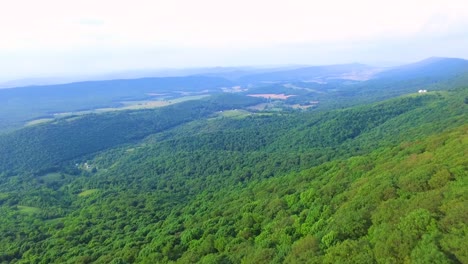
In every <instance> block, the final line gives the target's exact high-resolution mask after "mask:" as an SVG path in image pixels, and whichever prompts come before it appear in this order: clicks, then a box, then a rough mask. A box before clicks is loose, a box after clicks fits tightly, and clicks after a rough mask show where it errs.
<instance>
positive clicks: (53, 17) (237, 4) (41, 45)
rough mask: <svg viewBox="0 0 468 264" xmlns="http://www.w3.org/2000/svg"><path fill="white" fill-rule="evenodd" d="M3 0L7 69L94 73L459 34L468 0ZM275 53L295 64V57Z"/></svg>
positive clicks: (467, 20)
mask: <svg viewBox="0 0 468 264" xmlns="http://www.w3.org/2000/svg"><path fill="white" fill-rule="evenodd" d="M0 1H3V3H2V8H1V9H0V25H2V26H1V27H0V57H2V58H7V59H2V60H0V67H1V68H4V67H6V63H9V64H8V65H9V66H8V67H9V71H8V75H15V74H16V73H17V74H16V75H18V74H19V75H21V74H23V75H25V74H33V73H40V74H44V73H47V72H51V73H55V72H73V71H75V70H80V65H81V68H86V69H87V70H88V71H91V70H96V71H97V70H100V71H103V70H113V69H115V68H119V69H120V68H128V67H136V66H137V64H138V63H140V65H141V67H164V66H165V65H170V66H184V65H202V64H206V63H207V62H216V61H218V59H220V58H226V61H225V62H224V64H230V63H234V61H235V63H241V64H255V63H257V64H262V63H266V62H267V61H266V60H265V59H263V61H254V60H249V59H248V57H247V56H239V55H240V54H250V56H251V57H256V58H258V59H260V58H261V57H264V58H267V57H268V56H273V58H269V59H268V62H270V61H273V60H275V58H274V54H275V52H274V50H275V49H276V50H277V52H278V53H284V52H285V51H284V49H283V50H282V48H278V47H286V46H288V47H292V46H294V45H306V44H310V43H313V44H314V45H313V46H314V47H316V48H317V49H320V48H323V49H324V50H330V49H329V47H330V46H334V45H338V44H339V45H341V44H342V43H355V42H378V41H379V40H404V39H410V38H417V37H420V36H423V37H425V38H427V37H440V36H448V35H450V36H455V35H460V36H461V35H463V34H467V29H466V28H467V25H468V4H467V3H465V2H466V1H461V0H447V1H435V0H426V1H420V0H414V1H407V0H405V1H403V0H394V1H377V0H355V1H340V0H329V1H312V0H269V1H267V0H235V1H234V0H230V1H226V0H197V1H193V0H170V1H167V0H134V1H117V0H114V1H110V0H93V1H91V0H81V1H78V0H41V1H34V0H15V1H8V0H0ZM451 43H454V42H453V41H452V42H451ZM318 44H321V45H322V46H320V45H318ZM350 46H351V45H350ZM253 50H256V51H257V52H259V53H260V54H264V53H265V51H270V54H269V55H268V56H267V55H265V56H255V53H254V52H253ZM305 50H307V52H309V53H310V52H311V51H310V49H305ZM210 51H211V52H210ZM192 52H194V53H192ZM226 52H232V53H231V54H225V53H226ZM304 52H306V51H304ZM316 52H317V51H316ZM351 52H352V51H351ZM145 53H149V55H147V56H145ZM295 53H297V52H296V51H293V52H291V54H292V57H296V55H294V54H295ZM200 54H203V56H205V57H201V56H200ZM223 54H224V55H223ZM233 54H236V55H233ZM233 56H234V57H235V58H232V57H233ZM460 56H466V54H461V55H460ZM145 57H146V58H145ZM303 57H308V58H310V57H311V56H310V54H309V55H308V56H303ZM184 58H186V59H185V60H184ZM241 58H242V59H243V62H241V61H240V59H241ZM277 58H278V59H277V60H276V61H277V63H294V62H295V60H291V61H287V60H288V59H287V54H282V55H281V56H278V57H277ZM106 61H108V62H106ZM109 61H112V63H109ZM296 61H297V60H296ZM49 63H50V64H49ZM310 63H313V61H311V62H310ZM44 64H46V65H47V66H48V67H47V68H49V69H50V70H49V71H47V70H45V69H44ZM71 64H73V66H71ZM77 64H79V65H77ZM25 65H26V66H25ZM96 65H99V67H98V66H96ZM219 65H223V61H220V62H219ZM0 74H2V75H3V77H4V78H6V77H8V76H6V74H5V71H4V72H3V73H0Z"/></svg>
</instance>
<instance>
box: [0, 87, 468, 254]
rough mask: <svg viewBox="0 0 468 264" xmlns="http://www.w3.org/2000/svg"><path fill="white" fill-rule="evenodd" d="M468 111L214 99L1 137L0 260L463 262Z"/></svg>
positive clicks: (438, 102)
mask: <svg viewBox="0 0 468 264" xmlns="http://www.w3.org/2000/svg"><path fill="white" fill-rule="evenodd" d="M467 98H468V89H467V88H458V89H454V90H449V91H440V92H436V91H434V92H429V93H427V94H421V95H419V94H410V95H405V96H402V97H398V98H394V99H391V100H387V101H383V102H377V103H373V104H368V105H360V106H356V107H353V108H346V109H335V110H331V111H321V112H317V111H309V112H300V111H282V112H277V113H275V112H252V113H250V114H248V115H244V116H236V117H230V116H229V115H223V114H222V112H220V111H223V110H228V109H237V108H244V107H246V106H249V105H254V104H257V103H258V102H259V101H258V100H259V99H255V98H250V97H244V96H233V95H223V96H217V97H211V98H207V99H203V100H200V101H190V102H185V103H180V104H174V105H172V106H168V107H165V108H160V109H156V110H145V111H128V112H127V111H124V112H118V113H117V112H116V113H109V114H100V115H91V116H78V117H73V118H67V119H63V120H59V121H58V122H56V123H51V124H43V125H38V126H33V127H28V128H24V129H21V130H18V131H15V132H12V133H9V134H6V135H1V136H0V160H1V161H2V162H1V163H0V165H1V166H0V221H1V222H2V225H0V234H2V235H1V236H0V262H2V263H196V262H199V263H467V262H468V255H467V251H466V248H468V244H467V242H466V241H468V237H467V231H468V227H467V223H468V218H467V215H466V212H467V205H466V204H467V202H468V191H467V190H468V178H467V165H468V164H467V163H468V162H467V160H466V158H465V157H466V156H467V154H468V153H467V150H468V138H467V132H468V127H467V106H468V104H467V103H468V99H467Z"/></svg>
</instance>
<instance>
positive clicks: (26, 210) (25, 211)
mask: <svg viewBox="0 0 468 264" xmlns="http://www.w3.org/2000/svg"><path fill="white" fill-rule="evenodd" d="M17 209H18V211H19V212H20V213H22V214H28V215H33V214H37V213H40V212H41V209H40V208H37V207H31V206H24V205H18V206H17Z"/></svg>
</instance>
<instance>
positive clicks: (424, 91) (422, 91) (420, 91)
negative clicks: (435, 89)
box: [418, 90, 427, 93]
mask: <svg viewBox="0 0 468 264" xmlns="http://www.w3.org/2000/svg"><path fill="white" fill-rule="evenodd" d="M418 93H427V90H419V91H418Z"/></svg>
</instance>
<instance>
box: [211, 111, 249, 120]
mask: <svg viewBox="0 0 468 264" xmlns="http://www.w3.org/2000/svg"><path fill="white" fill-rule="evenodd" d="M250 115H252V113H251V112H249V111H245V110H239V109H236V110H227V111H222V112H219V116H222V117H229V118H237V119H242V118H245V117H247V116H250Z"/></svg>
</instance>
